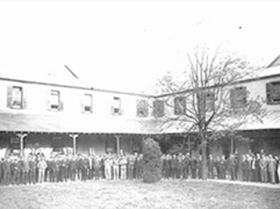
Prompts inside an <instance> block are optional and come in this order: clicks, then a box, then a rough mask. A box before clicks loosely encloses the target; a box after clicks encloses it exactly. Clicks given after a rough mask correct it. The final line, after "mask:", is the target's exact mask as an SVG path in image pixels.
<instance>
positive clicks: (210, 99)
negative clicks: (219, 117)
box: [206, 92, 215, 111]
mask: <svg viewBox="0 0 280 209" xmlns="http://www.w3.org/2000/svg"><path fill="white" fill-rule="evenodd" d="M214 109H215V95H214V93H212V92H211V93H208V94H206V111H214Z"/></svg>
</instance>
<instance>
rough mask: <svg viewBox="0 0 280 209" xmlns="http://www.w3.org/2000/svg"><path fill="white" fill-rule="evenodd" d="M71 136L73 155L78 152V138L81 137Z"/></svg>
mask: <svg viewBox="0 0 280 209" xmlns="http://www.w3.org/2000/svg"><path fill="white" fill-rule="evenodd" d="M69 136H70V137H71V138H72V140H73V154H76V152H77V137H78V136H79V135H78V134H69Z"/></svg>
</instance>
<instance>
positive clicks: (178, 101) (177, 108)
mask: <svg viewBox="0 0 280 209" xmlns="http://www.w3.org/2000/svg"><path fill="white" fill-rule="evenodd" d="M185 113H186V98H185V97H176V98H175V99H174V114H175V115H184V114H185Z"/></svg>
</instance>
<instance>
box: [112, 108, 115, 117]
mask: <svg viewBox="0 0 280 209" xmlns="http://www.w3.org/2000/svg"><path fill="white" fill-rule="evenodd" d="M114 109H115V108H114V107H113V106H111V115H115V111H114Z"/></svg>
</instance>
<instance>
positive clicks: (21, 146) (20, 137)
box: [17, 134, 27, 157]
mask: <svg viewBox="0 0 280 209" xmlns="http://www.w3.org/2000/svg"><path fill="white" fill-rule="evenodd" d="M17 136H18V137H19V139H20V157H23V154H24V153H23V149H24V147H23V139H24V137H26V136H27V134H17Z"/></svg>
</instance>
